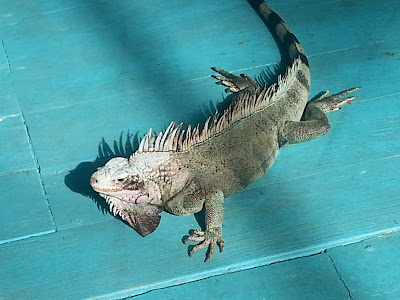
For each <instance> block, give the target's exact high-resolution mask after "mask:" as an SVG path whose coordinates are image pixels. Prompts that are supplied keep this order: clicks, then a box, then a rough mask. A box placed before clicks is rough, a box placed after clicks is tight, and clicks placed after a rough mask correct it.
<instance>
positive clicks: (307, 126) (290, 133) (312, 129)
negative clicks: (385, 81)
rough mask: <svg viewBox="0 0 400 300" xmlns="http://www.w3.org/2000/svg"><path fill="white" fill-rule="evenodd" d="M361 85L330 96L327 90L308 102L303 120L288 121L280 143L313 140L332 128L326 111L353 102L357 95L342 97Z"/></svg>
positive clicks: (283, 129)
mask: <svg viewBox="0 0 400 300" xmlns="http://www.w3.org/2000/svg"><path fill="white" fill-rule="evenodd" d="M358 89H359V87H355V88H351V89H348V90H345V91H343V92H341V93H337V94H334V95H331V96H328V93H329V92H325V93H324V94H323V95H321V96H320V97H318V98H317V99H315V100H313V101H311V102H309V103H307V106H306V109H305V111H304V117H303V119H304V120H302V121H297V122H296V121H287V122H286V123H285V125H284V127H283V128H282V130H281V131H280V132H279V145H280V146H281V147H282V146H286V145H290V144H297V143H301V142H305V141H309V140H312V139H314V138H317V137H319V136H322V135H324V134H327V133H328V132H329V130H330V125H329V121H328V118H327V117H326V113H329V112H332V111H336V110H339V109H340V108H341V107H342V106H343V105H345V104H351V100H353V99H354V98H356V97H357V96H351V97H346V98H342V97H343V96H345V95H347V94H350V93H352V92H354V91H356V90H358Z"/></svg>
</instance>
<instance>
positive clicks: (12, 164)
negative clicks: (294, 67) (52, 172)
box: [0, 114, 35, 176]
mask: <svg viewBox="0 0 400 300" xmlns="http://www.w3.org/2000/svg"><path fill="white" fill-rule="evenodd" d="M0 141H1V143H0V157H1V159H0V176H1V175H6V174H9V173H13V172H21V171H26V170H32V169H34V168H35V163H34V160H33V159H32V154H31V149H30V146H29V141H28V140H27V136H26V131H25V126H24V123H23V119H22V117H21V115H20V114H16V115H8V116H4V117H1V121H0Z"/></svg>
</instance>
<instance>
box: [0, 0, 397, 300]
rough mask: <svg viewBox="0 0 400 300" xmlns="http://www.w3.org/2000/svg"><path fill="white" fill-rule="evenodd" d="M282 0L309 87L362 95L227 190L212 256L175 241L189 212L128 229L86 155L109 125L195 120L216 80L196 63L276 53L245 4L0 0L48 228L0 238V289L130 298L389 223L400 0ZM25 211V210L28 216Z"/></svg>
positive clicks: (263, 60) (122, 127)
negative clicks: (323, 132) (322, 130)
mask: <svg viewBox="0 0 400 300" xmlns="http://www.w3.org/2000/svg"><path fill="white" fill-rule="evenodd" d="M294 2H295V1H285V2H284V3H283V2H282V1H281V2H279V1H275V2H271V5H273V6H274V7H276V8H277V9H278V8H279V5H282V7H283V8H284V9H283V10H282V12H283V14H282V17H283V18H284V19H285V20H287V21H288V23H289V25H291V27H292V28H293V30H294V31H295V33H296V34H297V35H298V36H299V38H300V40H301V41H302V42H303V44H304V46H305V48H306V51H307V52H308V53H309V54H311V58H310V62H311V67H312V74H313V80H314V81H313V82H314V83H313V87H312V93H313V94H315V93H317V92H319V91H320V90H322V89H326V88H329V89H331V90H332V91H335V92H336V91H340V90H342V89H345V88H348V87H349V86H354V85H362V86H363V88H362V89H361V90H360V91H358V92H357V94H358V95H360V96H361V97H360V99H358V100H357V101H355V104H354V105H353V106H352V107H346V109H343V110H342V111H341V112H338V113H333V114H331V115H330V116H329V118H330V121H331V123H332V131H331V132H330V134H329V135H327V136H326V137H323V138H321V139H318V140H315V141H311V142H309V143H305V144H302V145H298V146H295V147H291V148H288V149H283V150H282V152H281V154H280V156H279V157H278V160H277V162H276V164H275V165H274V166H273V168H272V169H271V170H270V172H269V173H268V174H267V175H266V176H264V177H263V178H262V179H261V180H259V181H258V182H256V183H255V184H253V185H252V186H250V187H249V188H247V189H245V190H244V191H242V192H240V193H238V194H235V195H232V196H231V197H229V198H228V199H227V200H226V208H225V211H226V213H225V223H224V238H225V241H226V243H227V247H226V249H225V251H224V253H223V254H216V255H215V257H214V258H213V260H212V262H211V263H210V264H204V263H203V262H202V261H203V259H204V255H203V254H204V252H203V253H196V256H195V257H194V258H193V259H189V258H188V257H187V253H186V246H183V245H181V243H180V238H181V236H182V235H184V234H186V233H187V230H188V229H190V228H197V227H198V225H197V222H196V220H195V218H194V217H193V216H189V217H175V216H171V215H167V214H163V217H162V221H161V225H160V227H159V228H158V229H157V230H156V232H155V233H153V234H152V235H150V236H148V237H146V238H141V237H140V236H139V235H138V234H136V233H135V232H134V231H133V230H132V229H130V228H129V227H128V226H126V225H125V224H124V223H122V222H121V221H119V220H114V219H113V218H112V217H111V216H110V215H109V214H108V213H105V215H103V214H102V213H101V211H99V210H98V209H97V207H96V204H95V203H93V202H92V201H91V200H90V199H89V198H88V197H86V196H87V195H88V194H89V195H90V194H91V192H90V190H89V189H88V178H89V176H90V173H91V172H90V170H92V169H93V167H96V164H99V161H98V160H96V161H95V163H94V164H93V163H92V161H93V160H94V158H95V157H96V155H97V152H98V150H97V148H98V144H99V142H101V140H102V138H104V139H105V141H106V142H107V143H109V146H110V147H111V148H113V145H112V143H113V141H114V140H116V141H117V142H118V141H119V137H120V133H121V131H124V132H126V131H127V130H128V129H129V130H130V132H131V133H136V132H139V133H140V134H143V133H144V132H145V131H147V129H148V128H149V127H153V128H154V129H156V130H159V129H161V128H163V127H164V126H166V125H167V124H168V122H169V121H171V120H175V121H177V122H179V121H185V122H188V123H196V122H198V121H200V120H202V119H204V118H205V116H204V113H202V110H204V105H205V104H204V103H206V106H207V105H208V104H209V103H210V102H211V103H212V105H215V103H216V101H217V100H220V99H221V94H222V90H221V88H220V87H218V86H214V85H213V83H212V80H211V79H209V78H206V77H208V76H209V72H210V71H209V67H210V66H212V65H216V66H220V67H224V68H227V69H228V70H237V69H249V71H246V72H248V73H250V74H251V75H254V74H257V72H259V71H260V69H261V67H259V68H258V69H257V67H258V66H260V65H261V66H262V65H265V64H268V63H271V62H274V61H276V60H278V59H279V54H278V52H277V48H276V45H275V43H274V42H273V40H272V38H271V37H270V36H269V35H268V34H266V30H265V28H264V26H263V24H262V22H261V21H260V20H259V19H258V18H257V16H256V15H255V13H254V12H252V10H251V8H250V7H249V5H248V3H247V2H246V1H242V2H239V1H237V2H236V1H222V2H218V4H215V3H214V2H211V1H207V2H203V1H199V2H195V3H191V4H190V6H187V5H182V2H180V1H169V2H165V3H161V4H157V5H156V4H155V3H153V2H151V1H150V2H149V1H148V2H143V3H142V2H140V3H139V2H137V3H136V2H132V1H114V2H113V5H110V4H109V2H108V1H104V2H98V1H84V2H81V1H78V2H77V1H62V2H60V1H50V0H40V1H35V2H32V1H17V2H12V3H11V2H10V3H9V1H8V2H7V3H6V2H4V3H3V5H0V12H1V13H0V22H1V24H2V25H4V26H2V38H3V41H4V45H5V47H6V50H7V53H8V55H9V59H10V60H9V62H10V65H9V66H10V69H11V72H12V76H13V77H12V81H13V84H15V87H16V94H17V96H18V100H19V101H20V104H21V107H22V109H23V111H24V112H25V114H26V117H27V125H28V128H29V132H30V133H31V136H32V141H33V147H34V149H35V150H36V152H37V154H38V160H39V164H40V167H41V174H42V175H43V180H44V184H45V187H46V190H47V191H48V197H49V203H50V206H51V208H54V217H55V222H56V224H57V225H58V226H59V229H60V232H57V233H54V234H49V235H48V236H42V237H37V238H32V239H29V240H25V241H19V242H12V243H11V242H10V243H7V244H5V245H2V246H1V249H0V261H5V262H7V263H6V265H5V267H4V268H3V267H2V268H1V269H0V282H1V287H0V288H1V290H0V291H1V292H0V293H1V296H0V297H2V296H3V295H4V294H5V295H7V297H9V298H17V297H20V295H26V297H27V298H40V297H41V298H57V299H63V298H65V299H74V298H83V297H103V298H107V299H110V298H122V297H128V296H130V295H135V294H140V293H143V292H146V291H148V290H152V289H160V288H165V287H168V286H171V285H177V284H182V283H186V282H191V281H196V280H199V279H203V278H207V277H209V276H215V275H220V274H225V273H232V272H235V271H239V270H244V269H249V268H253V267H257V266H262V265H266V264H269V263H272V262H275V261H278V260H284V259H289V258H295V257H299V256H303V255H308V254H313V253H317V252H319V251H321V250H324V249H326V248H330V247H333V246H338V245H343V244H348V243H353V242H355V241H359V240H362V239H365V238H367V237H369V236H371V235H373V234H375V233H377V232H383V231H387V230H388V229H396V228H398V222H399V215H400V214H399V213H400V206H399V204H398V201H397V200H398V195H399V187H398V174H399V171H398V170H399V168H398V166H399V164H400V162H399V157H400V156H399V149H400V147H399V140H400V139H399V131H398V128H399V123H398V120H399V113H398V109H397V103H398V99H399V92H400V91H399V85H398V82H399V78H400V77H399V70H400V68H399V60H398V58H397V56H398V52H399V39H398V38H396V37H392V36H391V33H392V32H396V30H397V28H398V27H399V23H398V22H399V20H400V18H397V17H398V5H399V4H398V3H397V1H389V0H385V1H381V2H379V3H378V2H374V1H370V0H367V1H363V2H361V1H352V2H351V3H350V2H344V1H332V2H330V3H321V4H318V3H311V2H310V1H308V0H307V1H306V0H305V1H301V2H296V3H294ZM0 3H1V2H0ZM350 4H353V6H349V5H350ZM158 5H159V6H158ZM296 5H300V6H299V8H300V9H299V10H298V11H297V12H296V13H293V9H291V7H293V8H296ZM132 15H133V16H135V17H134V18H132ZM310 16H316V17H315V18H314V17H310ZM210 20H211V21H210ZM352 24H353V26H352ZM382 24H385V26H382ZM238 27H239V29H238ZM314 37H315V38H314ZM382 40H383V41H382ZM60 57H61V59H60ZM5 62H7V61H5ZM1 66H2V67H3V69H1V70H3V71H4V70H6V71H7V69H4V68H5V67H6V66H5V65H4V64H3V63H2V64H1ZM7 68H8V66H7ZM6 94H8V95H9V94H10V93H9V92H7V91H6ZM12 99H14V100H15V99H16V98H12ZM5 106H7V105H5ZM7 107H8V106H7ZM0 108H2V104H0ZM11 110H12V109H11ZM10 113H12V112H8V113H7V114H10ZM7 134H10V136H5V137H6V138H7V137H8V138H9V139H8V140H10V141H12V140H13V138H14V137H13V136H12V135H13V133H12V132H9V133H7ZM2 141H3V139H2ZM123 143H124V141H123ZM17 144H18V143H17ZM15 149H17V148H13V149H12V150H13V151H11V152H15V153H17V152H18V151H16V150H15ZM132 149H133V147H131V150H132ZM125 154H126V153H125ZM1 159H2V160H1V161H0V162H1V163H2V162H4V161H5V160H4V159H3V157H2V158H1ZM13 159H14V158H13ZM16 159H18V158H16ZM11 161H12V160H11ZM82 163H83V165H82ZM10 165H12V162H8V163H7V166H10ZM76 166H77V168H75V167H76ZM19 168H21V167H19ZM19 168H18V169H19ZM70 170H71V171H72V173H69V171H70ZM71 174H72V175H71ZM69 175H70V176H69ZM13 176H14V175H13ZM21 176H22V175H21ZM4 178H5V179H4V180H6V181H3V182H5V184H4V185H3V184H1V185H0V188H3V187H4V189H6V193H3V194H2V195H5V196H6V198H1V200H2V201H5V202H6V205H4V206H7V208H8V206H10V211H16V212H19V211H18V209H21V208H22V209H26V208H29V206H27V205H22V206H21V203H23V204H30V203H39V204H38V205H42V206H43V199H42V198H40V197H39V199H38V201H35V199H32V192H31V191H32V189H31V188H30V187H31V186H30V185H29V184H27V185H26V186H24V188H25V187H27V188H26V189H21V181H20V180H19V179H15V180H14V179H12V178H11V177H8V176H5V177H4ZM14 178H16V177H14ZM0 180H3V178H2V177H0ZM23 182H24V181H22V183H23ZM34 182H36V181H34ZM80 182H81V183H82V184H81V185H80V184H79V183H80ZM71 183H72V185H71ZM74 184H75V185H74ZM35 189H36V190H37V191H38V193H39V189H38V188H37V186H36V187H35V188H34V189H33V190H35ZM15 191H17V192H15ZM38 195H39V194H38ZM82 195H83V196H82ZM3 199H4V200H3ZM9 199H17V200H18V201H14V202H12V204H10V200H9ZM35 205H36V204H35ZM35 212H36V210H35V209H34V210H33V213H35ZM41 212H42V210H41ZM11 216H12V214H11ZM39 216H40V213H39ZM13 217H14V216H13ZM30 218H32V219H33V224H35V218H36V215H34V216H30ZM0 220H1V223H2V225H3V222H4V223H5V224H6V225H5V227H4V228H7V226H10V224H13V223H12V221H9V220H12V219H11V218H10V216H8V217H7V218H0ZM3 220H4V221H3ZM16 220H17V221H18V220H20V219H18V217H16ZM36 220H37V219H36ZM44 220H45V221H46V222H47V217H46V218H45V219H44ZM7 224H8V225H7ZM23 224H25V225H26V224H27V222H26V221H25V223H23ZM17 225H20V224H19V223H17ZM25 225H24V226H25ZM40 230H42V229H40ZM40 230H33V231H32V232H42V231H40ZM24 234H25V233H24ZM26 234H29V233H26ZM6 238H8V237H6ZM316 264H317V265H318V263H316ZM10 274H13V276H10Z"/></svg>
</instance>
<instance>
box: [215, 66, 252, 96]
mask: <svg viewBox="0 0 400 300" xmlns="http://www.w3.org/2000/svg"><path fill="white" fill-rule="evenodd" d="M211 69H212V70H213V71H215V72H217V73H219V74H220V75H222V76H220V75H211V77H212V78H214V79H217V80H218V81H217V82H216V84H219V85H223V86H226V87H227V88H226V89H225V92H227V93H238V92H241V91H244V90H246V91H248V92H250V93H256V92H258V91H259V89H260V87H259V85H258V84H257V83H256V82H255V81H254V80H253V79H251V78H250V76H249V75H247V74H240V76H236V75H234V74H232V73H229V72H227V71H225V70H222V69H220V68H216V67H212V68H211Z"/></svg>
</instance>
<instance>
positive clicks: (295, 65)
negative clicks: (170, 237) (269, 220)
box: [91, 0, 358, 260]
mask: <svg viewBox="0 0 400 300" xmlns="http://www.w3.org/2000/svg"><path fill="white" fill-rule="evenodd" d="M249 2H250V3H251V5H252V6H253V7H254V9H255V10H256V11H257V12H259V14H260V16H261V17H262V18H263V19H264V20H265V21H266V23H267V24H268V26H269V27H270V30H271V32H272V33H273V34H275V35H276V36H277V38H278V40H279V41H280V43H281V44H282V46H283V48H284V49H285V51H286V54H287V55H288V57H289V58H290V61H291V64H290V66H289V67H288V68H287V69H286V72H285V74H283V75H280V76H279V77H278V82H277V83H275V84H272V85H270V86H266V87H263V88H260V86H259V85H258V84H257V83H256V82H255V81H254V80H253V79H251V78H250V77H249V76H248V75H247V74H241V75H240V76H236V75H234V74H231V73H229V72H226V71H224V70H222V69H219V68H212V69H213V70H214V71H215V72H217V73H218V74H219V75H212V77H214V78H215V79H217V84H220V85H223V86H225V87H226V92H231V93H235V98H234V99H233V101H232V103H231V104H230V106H229V107H228V108H227V109H226V110H225V111H224V112H223V113H222V114H221V115H219V114H218V113H217V114H215V115H214V116H212V117H209V118H208V119H207V121H206V122H205V124H204V125H203V126H202V127H200V126H199V125H197V126H196V127H195V128H191V126H190V125H189V126H188V127H187V128H186V129H183V128H184V127H183V125H182V124H179V125H176V124H175V123H174V122H171V124H170V125H169V126H168V128H167V129H166V131H165V132H161V133H159V134H158V135H155V134H153V132H152V130H151V129H150V131H149V132H148V133H147V134H146V135H145V137H144V138H143V139H142V141H141V143H140V145H139V148H138V150H137V151H136V152H135V153H133V154H132V155H131V156H130V157H129V158H122V157H117V158H113V159H111V160H110V161H108V162H107V163H106V164H105V165H104V166H103V167H102V168H100V169H99V170H98V171H97V172H95V173H94V174H93V175H92V177H91V185H92V187H93V189H94V190H95V191H97V192H98V193H99V194H100V195H101V196H102V197H103V198H105V200H106V202H107V203H108V205H109V207H110V211H111V212H112V213H113V214H114V215H119V216H120V217H121V218H122V219H123V220H125V221H126V222H127V223H128V224H129V225H130V226H131V227H133V228H134V229H135V230H136V231H138V232H139V233H140V234H141V235H142V236H146V235H147V234H150V233H151V232H153V231H154V230H155V229H156V228H157V226H158V224H159V222H160V218H161V217H160V216H159V214H160V213H161V212H162V211H163V210H165V211H168V212H170V213H173V214H176V215H187V214H192V213H197V212H199V211H201V210H202V209H203V208H204V209H205V224H206V228H205V230H193V231H191V234H190V236H189V237H187V238H186V240H185V242H186V241H194V242H199V244H197V245H196V246H194V248H193V249H192V251H191V253H190V255H192V254H193V253H194V252H195V251H197V250H199V249H202V248H205V247H208V252H207V255H206V260H209V259H210V258H211V257H212V256H213V254H214V250H215V246H216V245H218V246H219V248H220V251H222V250H223V247H224V242H223V240H222V220H223V208H224V198H225V197H226V196H228V195H229V194H232V193H234V192H236V191H239V190H241V189H243V188H244V187H246V186H247V185H249V184H250V183H251V182H253V181H255V180H256V179H258V178H259V177H261V176H262V175H263V174H264V173H265V172H266V171H267V170H268V169H269V168H270V166H271V165H272V163H273V162H274V160H275V158H276V156H277V155H278V152H279V148H280V147H282V146H286V145H290V144H295V143H300V142H304V141H308V140H311V139H314V138H316V137H319V136H322V135H324V134H326V133H328V132H329V129H330V125H329V121H328V119H327V117H326V113H328V112H331V111H335V110H338V109H340V107H341V106H343V105H345V104H350V103H351V100H353V99H354V98H355V96H352V97H345V98H343V96H346V95H347V94H349V93H352V92H354V91H355V90H357V89H358V88H351V89H348V90H346V91H344V92H341V93H338V94H335V95H331V96H328V92H326V93H324V94H323V95H322V96H320V97H319V98H318V99H315V100H313V101H311V102H307V99H308V96H309V90H310V83H311V77H310V69H309V64H308V59H307V56H306V54H305V52H304V50H303V47H302V46H301V45H300V43H299V41H298V40H297V38H296V37H295V36H294V34H293V33H292V32H291V30H290V29H289V27H288V26H287V25H286V24H285V23H284V22H283V21H282V19H281V18H280V17H279V16H278V15H277V14H276V13H275V12H274V11H273V10H272V8H271V7H270V6H269V5H268V4H267V3H265V2H263V1H251V0H249Z"/></svg>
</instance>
